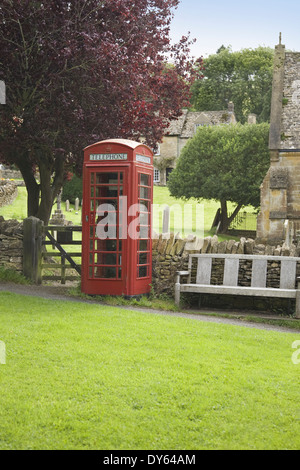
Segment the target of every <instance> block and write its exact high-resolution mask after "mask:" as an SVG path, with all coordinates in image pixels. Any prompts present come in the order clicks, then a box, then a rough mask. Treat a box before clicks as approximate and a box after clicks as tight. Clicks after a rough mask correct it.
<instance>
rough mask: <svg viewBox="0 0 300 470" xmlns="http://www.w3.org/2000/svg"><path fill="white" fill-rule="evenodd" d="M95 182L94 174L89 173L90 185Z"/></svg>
mask: <svg viewBox="0 0 300 470" xmlns="http://www.w3.org/2000/svg"><path fill="white" fill-rule="evenodd" d="M94 181H95V173H91V184H94Z"/></svg>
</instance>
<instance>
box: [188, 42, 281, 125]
mask: <svg viewBox="0 0 300 470" xmlns="http://www.w3.org/2000/svg"><path fill="white" fill-rule="evenodd" d="M273 57H274V52H273V50H272V49H270V48H266V47H258V48H257V49H242V50H241V51H238V52H232V50H231V49H230V48H229V47H227V48H225V47H224V46H222V47H220V48H219V49H218V51H217V53H216V54H212V55H210V56H209V57H208V58H207V59H204V63H203V65H204V70H202V73H203V75H204V79H201V80H197V81H195V83H194V84H193V86H192V105H193V107H194V109H195V110H197V111H216V110H220V109H224V108H227V104H228V102H229V101H233V103H234V109H235V115H236V118H237V120H238V121H239V122H241V123H245V122H246V121H247V116H248V114H250V113H254V114H256V115H257V120H258V122H264V121H269V118H270V106H271V92H272V75H273Z"/></svg>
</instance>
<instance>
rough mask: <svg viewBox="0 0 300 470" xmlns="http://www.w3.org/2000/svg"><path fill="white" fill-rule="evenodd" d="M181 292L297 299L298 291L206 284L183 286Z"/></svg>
mask: <svg viewBox="0 0 300 470" xmlns="http://www.w3.org/2000/svg"><path fill="white" fill-rule="evenodd" d="M180 291H181V292H194V293H197V292H199V293H201V294H230V295H250V296H252V295H255V296H257V297H284V298H289V299H294V298H296V293H297V289H277V288H272V287H270V288H267V289H265V288H263V287H243V286H235V287H231V286H223V285H222V286H220V285H216V284H214V285H210V286H208V285H206V284H181V288H180Z"/></svg>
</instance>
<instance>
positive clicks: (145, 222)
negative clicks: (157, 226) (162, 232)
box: [140, 212, 149, 225]
mask: <svg viewBox="0 0 300 470" xmlns="http://www.w3.org/2000/svg"><path fill="white" fill-rule="evenodd" d="M148 218H149V214H148V213H145V212H141V213H140V224H141V225H148Z"/></svg>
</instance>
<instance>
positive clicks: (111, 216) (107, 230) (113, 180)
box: [82, 167, 128, 295]
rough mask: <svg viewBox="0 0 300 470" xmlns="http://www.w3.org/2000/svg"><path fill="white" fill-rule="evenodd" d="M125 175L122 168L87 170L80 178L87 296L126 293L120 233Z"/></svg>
mask: <svg viewBox="0 0 300 470" xmlns="http://www.w3.org/2000/svg"><path fill="white" fill-rule="evenodd" d="M127 173H128V168H126V167H122V168H118V167H114V168H87V169H86V171H85V174H84V184H85V188H84V193H85V194H88V195H89V197H88V198H86V201H85V202H86V204H88V206H85V211H84V213H85V220H83V221H82V224H83V240H84V241H85V243H84V246H83V254H82V255H83V259H84V260H85V263H84V264H83V267H84V272H83V286H84V291H85V292H89V293H91V294H93V293H94V294H99V295H101V294H108V293H109V294H112V295H121V294H123V293H126V276H125V273H126V262H127V260H126V251H127V250H126V244H127V240H126V238H122V233H121V232H122V202H124V201H126V197H127V195H126V194H125V193H126V188H127V177H128V175H127ZM87 261H88V262H87ZM112 281H113V282H112Z"/></svg>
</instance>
